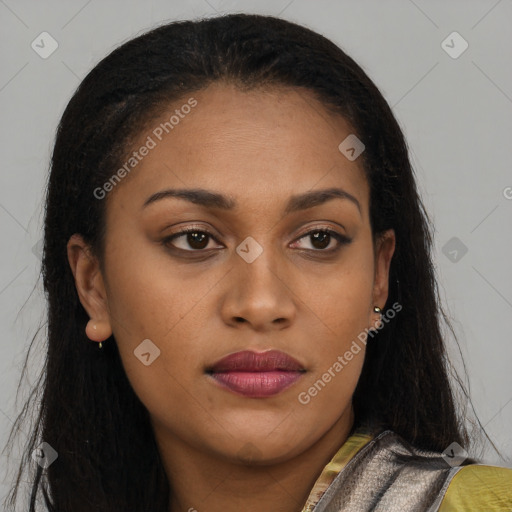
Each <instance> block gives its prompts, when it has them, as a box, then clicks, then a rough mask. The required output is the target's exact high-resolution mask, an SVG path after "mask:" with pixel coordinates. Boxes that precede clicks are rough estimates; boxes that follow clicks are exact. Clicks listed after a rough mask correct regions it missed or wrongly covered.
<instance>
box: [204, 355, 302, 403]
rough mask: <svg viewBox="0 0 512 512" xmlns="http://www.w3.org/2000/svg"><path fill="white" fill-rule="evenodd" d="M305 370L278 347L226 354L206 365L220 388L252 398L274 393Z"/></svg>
mask: <svg viewBox="0 0 512 512" xmlns="http://www.w3.org/2000/svg"><path fill="white" fill-rule="evenodd" d="M305 372H306V370H305V369H304V367H303V366H302V365H301V364H300V363H299V362H298V361H297V360H296V359H294V358H293V357H291V356H289V355H288V354H285V353H284V352H281V351H279V350H269V351H267V352H262V353H258V352H253V351H250V350H245V351H242V352H236V353H235V354H230V355H229V356H226V357H224V358H222V359H221V360H220V361H217V362H216V363H215V364H214V365H212V366H210V367H208V368H207V369H206V373H207V374H208V375H209V376H210V377H211V378H212V379H213V381H215V382H216V383H217V384H219V385H220V386H222V387H223V388H227V389H229V390H230V391H232V392H234V393H237V394H241V395H244V396H248V397H252V398H264V397H269V396H273V395H276V394H278V393H280V392H281V391H284V390H285V389H287V388H288V387H290V386H291V385H292V384H294V383H295V382H296V381H297V380H298V379H300V378H301V376H302V375H303V374H304V373H305Z"/></svg>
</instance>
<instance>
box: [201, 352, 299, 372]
mask: <svg viewBox="0 0 512 512" xmlns="http://www.w3.org/2000/svg"><path fill="white" fill-rule="evenodd" d="M277 370H281V371H290V372H298V371H305V369H304V367H303V366H302V365H301V364H300V363H299V362H298V361H297V360H296V359H294V358H293V357H291V356H289V355H288V354H285V353H284V352H281V351H280V350H267V351H266V352H253V351H251V350H243V351H241V352H235V353H234V354H230V355H228V356H226V357H223V358H222V359H220V360H219V361H217V362H216V363H215V364H213V365H212V366H209V367H208V368H207V369H206V372H207V373H219V372H227V371H246V372H269V371H277Z"/></svg>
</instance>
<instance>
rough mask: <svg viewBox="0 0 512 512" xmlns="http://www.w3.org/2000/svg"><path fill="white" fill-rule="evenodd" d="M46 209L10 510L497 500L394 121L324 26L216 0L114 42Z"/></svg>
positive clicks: (497, 487) (72, 113)
mask: <svg viewBox="0 0 512 512" xmlns="http://www.w3.org/2000/svg"><path fill="white" fill-rule="evenodd" d="M46 205H47V209H46V219H45V239H44V240H45V242H44V258H43V276H44V286H45V289H46V292H47V294H48V302H49V318H48V334H49V339H48V342H49V344H48V354H47V363H46V368H45V373H44V376H43V381H42V386H41V390H42V396H41V400H42V401H41V409H40V415H39V417H38V420H37V425H36V428H35V429H34V435H33V437H32V439H31V442H30V444H29V446H28V447H27V452H26V456H25V459H24V461H23V464H22V467H21V470H20V475H19V478H18V482H19V481H20V480H21V478H22V475H23V470H24V468H25V467H26V466H29V469H30V470H31V471H32V472H33V473H31V474H32V477H31V482H32V486H31V491H32V492H31V504H30V510H31V511H32V510H36V502H37V500H38V496H39V497H40V498H41V500H40V501H42V503H43V506H42V508H41V509H42V510H52V511H58V512H67V511H72V512H81V511H87V512H90V511H98V512H99V511H101V512H107V511H109V512H112V511H120V510H129V511H134V512H135V511H146V512H160V511H162V512H164V511H165V512H169V511H171V512H183V511H193V510H197V511H199V512H201V511H209V512H212V511H213V512H217V511H229V510H239V509H242V510H245V511H249V512H250V511H255V510H272V511H281V512H286V511H290V512H292V511H308V512H309V511H313V510H314V511H315V512H320V511H339V510H345V511H356V510H357V511H366V510H386V511H389V510H400V511H418V510H432V511H436V510H441V511H445V510H510V509H511V508H512V492H511V490H510V489H511V488H512V470H509V469H505V468H497V467H490V466H481V465H475V464H469V463H470V462H474V461H471V460H469V459H467V458H466V454H465V451H464V449H463V446H466V445H467V443H468V435H467V433H466V431H465V428H464V426H463V423H462V419H461V417H460V416H458V414H457V410H456V404H455V402H454V397H453V393H452V389H451V387H450V382H449V379H448V376H447V361H446V356H445V349H444V344H443V340H442V336H441V330H440V320H441V316H443V313H442V310H441V308H440V306H439V300H438V296H437V288H436V282H435V277H434V270H433V265H432V261H431V256H430V248H431V243H432V241H431V235H430V231H429V225H428V222H427V216H426V214H425V212H424V210H423V206H422V203H421V200H420V198H419V196H418V193H417V189H416V184H415V181H414V177H413V173H412V170H411V165H410V162H409V159H408V155H407V149H406V144H405V141H404V138H403V135H402V133H401V131H400V128H399V126H398V124H397V122H396V121H395V119H394V117H393V115H392V113H391V110H390V109H389V106H388V105H387V104H386V102H385V100H384V99H383V97H382V95H381V94H380V92H379V91H378V90H377V88H376V87H375V85H374V84H373V83H372V82H371V81H370V79H369V78H368V77H367V76H366V75H365V73H364V72H363V71H362V70H361V68H360V67H359V66H358V65H357V64H356V63H355V62H354V61H353V60H352V59H351V58H350V57H348V56H347V55H346V54H345V53H343V52H342V51H341V50H340V49H339V48H338V47H336V46H335V45H334V44H333V43H331V42H330V41H328V40H326V39H325V38H323V37H322V36H320V35H318V34H316V33H314V32H312V31H310V30H308V29H305V28H303V27H300V26H298V25H295V24H293V23H290V22H286V21H283V20H280V19H276V18H272V17H263V16H255V15H241V14H239V15H229V16H224V17H219V18H212V19H208V20H200V21H195V22H192V21H186V22H177V23H171V24H168V25H164V26H162V27H160V28H157V29H155V30H153V31H151V32H149V33H147V34H144V35H142V36H140V37H137V38H136V39H133V40H132V41H129V42H127V43H125V44H123V45H122V46H121V47H119V48H118V49H117V50H115V51H114V52H112V53H111V54H110V55H109V56H107V57H106V58H105V59H103V60H102V61H101V62H100V63H99V64H98V65H97V66H96V67H95V68H94V69H93V70H92V71H91V72H90V73H89V75H88V76H87V77H86V78H85V79H84V80H83V82H82V84H81V85H80V87H79V88H78V90H77V91H76V93H75V95H74V96H73V98H72V99H71V101H70V103H69V105H68V106H67V108H66V111H65V112H64V115H63V117H62V120H61V123H60V125H59V129H58V134H57V140H56V143H55V149H54V153H53V158H52V168H51V174H50V178H49V185H48V195H47V203H46ZM443 318H444V316H443ZM22 419H23V417H20V420H19V421H21V420H22ZM14 494H15V493H14V492H13V499H12V500H11V504H13V503H14Z"/></svg>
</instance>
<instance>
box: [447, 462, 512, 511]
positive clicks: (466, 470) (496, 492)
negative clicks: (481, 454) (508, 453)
mask: <svg viewBox="0 0 512 512" xmlns="http://www.w3.org/2000/svg"><path fill="white" fill-rule="evenodd" d="M483 510H486V511H488V512H510V511H511V510H512V469H508V468H502V467H498V466H486V465H483V464H471V465H469V466H463V467H461V468H460V469H459V470H458V471H457V472H456V473H455V475H454V476H453V478H452V479H451V480H450V483H449V485H448V488H447V490H446V493H445V495H444V498H443V501H442V502H441V506H440V508H439V512H459V511H465V512H481V511H483Z"/></svg>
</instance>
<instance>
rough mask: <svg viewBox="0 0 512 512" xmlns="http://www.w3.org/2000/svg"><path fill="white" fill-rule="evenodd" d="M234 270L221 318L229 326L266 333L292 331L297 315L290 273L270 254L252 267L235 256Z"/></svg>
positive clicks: (283, 264) (224, 298) (225, 295)
mask: <svg viewBox="0 0 512 512" xmlns="http://www.w3.org/2000/svg"><path fill="white" fill-rule="evenodd" d="M234 265H235V268H233V270H232V271H231V272H230V273H229V277H228V281H227V282H226V283H225V286H226V290H225V294H224V296H223V299H222V305H221V315H222V318H223V320H224V322H225V323H226V324H228V325H230V326H235V327H237V326H241V325H247V327H250V328H251V329H252V330H254V331H258V332H264V331H271V330H280V329H285V328H286V327H289V326H290V325H291V324H292V322H293V321H294V319H295V315H296V297H295V296H294V294H293V288H294V285H293V282H292V277H291V272H290V270H289V269H288V270H286V265H285V262H282V263H281V264H278V262H277V259H276V258H275V257H273V256H272V254H271V252H270V251H269V250H264V251H263V252H262V253H261V254H260V255H259V256H258V257H257V258H256V259H255V260H254V261H252V263H248V262H247V261H245V260H244V259H243V258H242V257H240V256H239V255H238V254H235V255H234Z"/></svg>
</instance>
